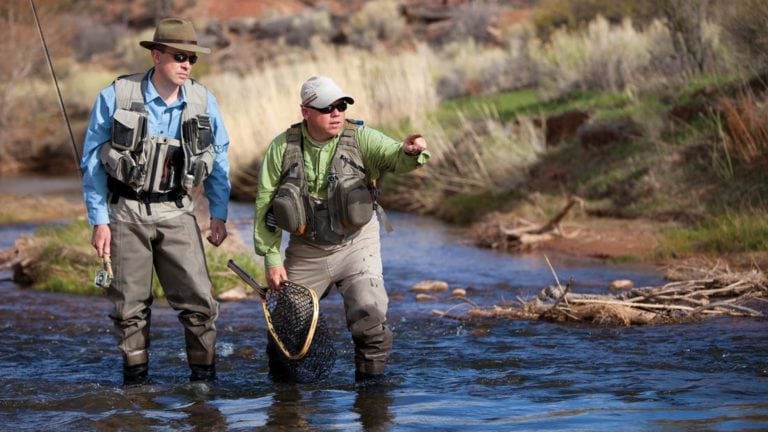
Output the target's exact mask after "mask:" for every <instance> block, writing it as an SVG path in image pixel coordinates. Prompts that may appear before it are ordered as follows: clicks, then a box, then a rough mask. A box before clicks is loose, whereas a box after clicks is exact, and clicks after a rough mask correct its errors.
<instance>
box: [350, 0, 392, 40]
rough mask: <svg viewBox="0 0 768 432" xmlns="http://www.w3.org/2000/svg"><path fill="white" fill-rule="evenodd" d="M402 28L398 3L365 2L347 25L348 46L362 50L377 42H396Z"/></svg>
mask: <svg viewBox="0 0 768 432" xmlns="http://www.w3.org/2000/svg"><path fill="white" fill-rule="evenodd" d="M404 27H405V18H404V17H403V16H402V14H401V13H400V10H399V7H398V2H395V1H392V0H375V1H368V2H365V4H364V5H363V7H362V9H360V10H359V11H357V12H356V13H355V14H353V15H352V16H351V17H350V18H349V21H348V23H347V28H348V33H349V42H350V44H352V45H353V46H356V47H359V48H364V49H371V48H373V47H374V46H375V45H376V44H377V43H378V42H385V43H386V42H391V41H396V40H397V39H399V37H400V35H401V34H402V32H403V28H404Z"/></svg>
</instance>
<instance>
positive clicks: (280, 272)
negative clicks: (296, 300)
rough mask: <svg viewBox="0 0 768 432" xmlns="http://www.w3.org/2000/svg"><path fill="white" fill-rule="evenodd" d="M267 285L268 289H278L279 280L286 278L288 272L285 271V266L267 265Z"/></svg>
mask: <svg viewBox="0 0 768 432" xmlns="http://www.w3.org/2000/svg"><path fill="white" fill-rule="evenodd" d="M266 271H267V285H269V288H270V289H273V290H280V288H281V287H280V282H282V281H284V280H288V274H287V273H286V272H285V267H283V266H281V265H280V266H276V267H267V269H266Z"/></svg>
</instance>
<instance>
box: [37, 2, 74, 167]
mask: <svg viewBox="0 0 768 432" xmlns="http://www.w3.org/2000/svg"><path fill="white" fill-rule="evenodd" d="M29 5H30V6H31V7H32V15H33V16H34V17H35V24H37V32H38V34H40V41H41V42H42V43H43V50H44V51H45V58H46V59H47V60H48V68H49V69H50V71H51V77H53V83H54V84H55V85H56V94H58V95H59V106H60V107H61V112H62V114H64V122H65V123H66V124H67V130H68V131H69V140H70V142H71V143H72V150H73V151H74V156H75V168H76V169H77V173H78V174H79V175H80V177H82V176H83V173H82V172H80V153H79V152H78V151H77V144H75V135H74V134H72V126H71V125H70V122H69V115H68V114H67V107H66V106H64V98H63V97H62V96H61V89H59V80H58V79H57V78H56V71H54V69H53V61H52V60H51V53H50V52H49V51H48V44H47V43H46V42H45V36H43V28H42V27H41V26H40V20H39V19H38V18H37V8H36V7H35V2H34V0H29Z"/></svg>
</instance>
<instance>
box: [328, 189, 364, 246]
mask: <svg viewBox="0 0 768 432" xmlns="http://www.w3.org/2000/svg"><path fill="white" fill-rule="evenodd" d="M337 182H338V184H337V186H336V190H335V191H334V192H335V193H334V194H333V203H331V206H330V210H331V212H332V213H331V220H333V221H334V222H337V225H338V226H337V227H336V228H337V229H339V233H340V234H348V233H350V232H354V231H356V230H358V229H360V228H362V227H363V226H364V225H365V224H367V223H368V222H369V221H370V220H371V217H373V199H372V198H371V192H370V191H369V190H368V187H366V185H365V183H364V182H363V180H362V179H361V178H359V177H356V176H355V177H341V178H339V179H338V180H337ZM333 213H335V215H334V214H333Z"/></svg>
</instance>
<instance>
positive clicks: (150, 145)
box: [99, 74, 214, 214]
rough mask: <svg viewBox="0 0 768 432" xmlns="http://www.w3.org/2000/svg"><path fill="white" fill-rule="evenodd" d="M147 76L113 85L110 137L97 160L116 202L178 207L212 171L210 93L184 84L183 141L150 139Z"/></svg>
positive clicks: (122, 79) (191, 82) (193, 83)
mask: <svg viewBox="0 0 768 432" xmlns="http://www.w3.org/2000/svg"><path fill="white" fill-rule="evenodd" d="M147 77H148V74H133V75H127V76H123V77H120V78H118V79H117V80H115V82H114V86H115V97H116V102H115V103H116V106H115V108H116V110H115V114H114V116H113V119H112V138H111V140H110V142H109V145H103V146H101V148H100V150H99V156H100V159H101V162H102V163H103V164H104V168H105V170H106V171H107V174H108V175H109V176H108V179H107V187H108V188H109V191H110V193H111V195H112V198H111V202H112V203H113V204H114V203H116V202H117V200H118V199H119V198H120V197H123V198H126V199H130V200H135V201H140V202H142V203H144V204H146V207H147V213H148V214H152V212H151V210H150V206H149V204H150V203H159V202H167V201H174V202H175V203H176V206H177V207H178V208H182V207H183V204H182V200H183V198H184V196H185V195H186V194H187V192H189V191H190V190H191V189H192V188H194V187H196V186H198V185H199V184H200V183H201V182H202V181H203V180H204V179H205V178H207V177H208V175H209V174H210V173H211V169H212V167H213V159H214V154H213V146H212V144H213V132H212V130H211V121H210V117H209V116H208V115H207V114H206V112H207V107H208V90H207V89H206V88H205V87H204V86H203V85H201V84H199V83H197V82H196V81H194V80H192V79H188V80H187V81H186V82H185V83H184V95H185V97H186V105H185V108H184V111H183V113H182V116H181V140H177V139H174V138H168V137H160V136H155V135H149V127H148V125H147V121H148V115H147V111H146V108H145V107H144V94H145V91H146V88H147Z"/></svg>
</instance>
